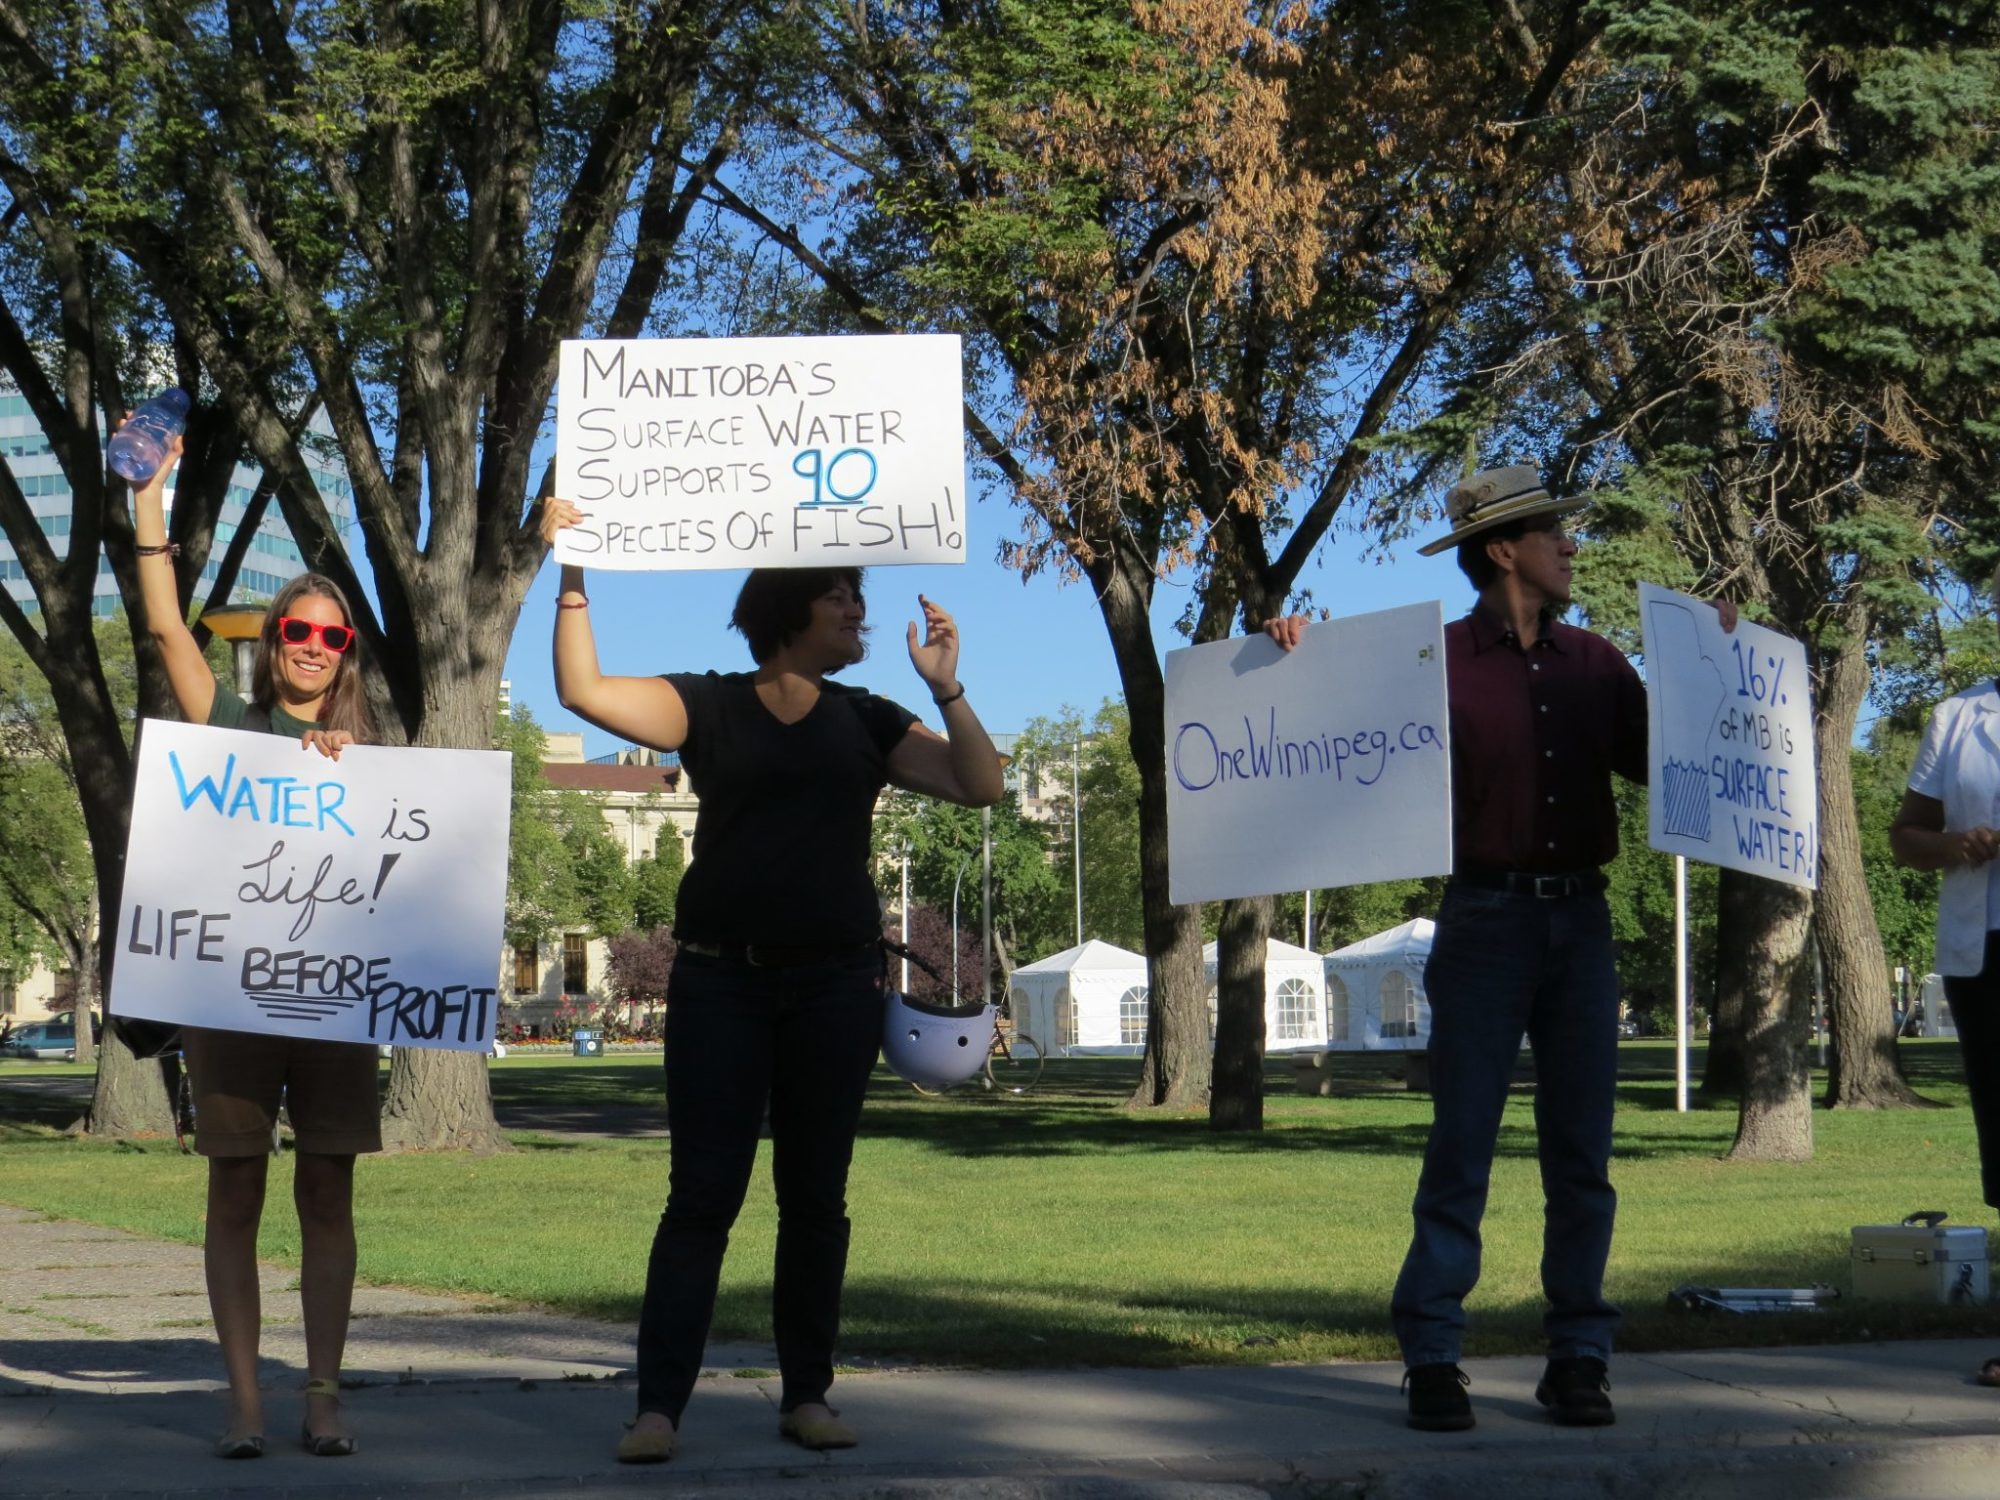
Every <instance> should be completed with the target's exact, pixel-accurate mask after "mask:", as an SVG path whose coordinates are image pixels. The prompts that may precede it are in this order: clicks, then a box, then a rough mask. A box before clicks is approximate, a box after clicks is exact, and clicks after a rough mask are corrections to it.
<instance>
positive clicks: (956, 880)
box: [951, 855, 972, 1005]
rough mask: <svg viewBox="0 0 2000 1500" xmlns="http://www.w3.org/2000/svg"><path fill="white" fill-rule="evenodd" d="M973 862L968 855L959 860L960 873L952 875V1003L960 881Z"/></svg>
mask: <svg viewBox="0 0 2000 1500" xmlns="http://www.w3.org/2000/svg"><path fill="white" fill-rule="evenodd" d="M971 863H972V857H971V856H970V855H967V856H966V857H965V858H964V859H962V860H960V861H959V862H958V873H957V874H956V875H954V876H952V877H951V1003H952V1004H953V1005H956V1004H958V883H959V882H960V881H961V880H963V879H965V870H966V866H968V865H970V864H971Z"/></svg>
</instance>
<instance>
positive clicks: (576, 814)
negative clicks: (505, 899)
mask: <svg viewBox="0 0 2000 1500" xmlns="http://www.w3.org/2000/svg"><path fill="white" fill-rule="evenodd" d="M555 822H556V827H557V830H558V832H559V835H560V837H561V839H562V842H563V851H564V854H565V855H566V857H567V859H568V863H569V871H570V880H571V882H572V886H573V889H574V890H575V893H576V901H577V905H578V907H579V908H580V909H581V912H582V920H583V925H584V926H586V927H588V928H589V929H590V931H591V932H592V933H593V934H595V935H596V936H598V937H601V938H608V937H615V936H616V935H617V934H619V933H621V932H625V931H628V930H630V928H631V927H632V916H633V903H634V894H635V893H634V885H633V877H632V867H631V866H630V865H629V864H627V863H626V860H625V850H624V847H623V846H622V845H620V844H619V842H618V840H617V839H615V838H613V837H612V835H611V830H610V829H609V828H607V827H605V825H604V812H603V809H602V808H601V807H600V806H599V804H598V802H597V800H596V799H595V798H593V797H590V796H588V795H586V794H585V793H583V792H559V793H557V794H556V798H555Z"/></svg>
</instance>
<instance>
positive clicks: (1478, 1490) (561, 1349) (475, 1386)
mask: <svg viewBox="0 0 2000 1500" xmlns="http://www.w3.org/2000/svg"><path fill="white" fill-rule="evenodd" d="M0 1266H4V1267H6V1268H7V1269H6V1288H5V1291H4V1292H0V1497H6V1500H13V1497H23V1496H54V1495H63V1496H106V1497H110V1496H118V1497H136V1496H142V1495H143V1496H192V1495H260V1496H261V1495H273V1496H293V1497H301V1500H304V1497H311V1500H360V1497H364V1496H368V1497H376V1496H383V1497H388V1496H395V1497H407V1500H429V1497H432V1496H438V1497H442V1496H447V1495H454V1496H456V1495H476V1496H510V1497H511V1496H539V1495H563V1496H571V1497H583V1500H593V1497H599V1496H602V1497H611V1496H625V1495H630V1494H633V1493H636V1492H643V1491H652V1490H658V1489H671V1490H673V1491H675V1492H717V1493H722V1494H725V1495H728V1496H731V1497H739V1500H750V1497H758V1496H764V1495H776V1494H779V1493H784V1494H795V1493H799V1492H801V1491H807V1492H812V1493H816V1494H823V1495H827V1496H836V1497H843V1500H844V1497H849V1496H852V1497H863V1496H866V1497H910V1500H919V1497H927V1496H949V1497H980V1500H1015V1497H1023V1500H1025V1497H1030V1496H1033V1497H1043V1496H1049V1497H1053V1496H1090V1497H1097V1496H1102V1497H1106V1500H1125V1497H1134V1500H1136V1497H1141V1496H1161V1497H1175V1500H1205V1497H1207V1496H1210V1495H1213V1496H1217V1497H1221V1496H1225V1495H1226V1496H1248V1495H1251V1494H1296V1495H1300V1496H1314V1497H1318V1496H1325V1497H1329V1500H1334V1497H1353V1500H1360V1497H1364V1496H1365V1497H1369V1500H1398V1497H1400V1500H1424V1497H1446V1496H1449V1497H1451V1500H1467V1497H1468V1496H1475V1497H1476V1500H1514V1497H1520V1500H1530V1497H1532V1500H1570V1497H1572V1496H1577V1497H1581V1496H1617V1497H1621V1500H1625V1497H1661V1500H1666V1497H1673V1500H1836V1497H1839V1500H1877V1497H1879V1500H1890V1497H1894V1500H1933V1497H1935V1500H1946V1497H1953V1500H1956V1497H1974V1496H1978V1497H1990V1496H1994V1495H2000V1391H1993V1390H1987V1389H1984V1388H1982V1387H1979V1386H1977V1385H1974V1384H1973V1383H1972V1382H1971V1380H1970V1374H1971V1372H1972V1370H1973V1369H1974V1368H1975V1366H1976V1365H1977V1363H1978V1361H1979V1359H1980V1358H1981V1357H1982V1356H1983V1355H1985V1354H1990V1353H1992V1352H1994V1351H1993V1350H1992V1349H1990V1348H1987V1347H1985V1346H1984V1345H1975V1344H1974V1343H1972V1342H1970V1341H1941V1342H1929V1343H1899V1344H1878V1345H1861V1346H1841V1347H1823V1348H1802V1349H1798V1350H1792V1351H1768V1350H1767V1351H1758V1352H1738V1351H1721V1352H1708V1353H1697V1354H1653V1355H1626V1356H1622V1357H1621V1358H1620V1359H1619V1360H1618V1361H1617V1363H1616V1365H1615V1366H1614V1368H1613V1372H1612V1374H1613V1380H1614V1383H1615V1388H1614V1395H1615V1397H1616V1399H1617V1401H1618V1410H1619V1423H1618V1425H1617V1426H1615V1427H1611V1428H1604V1429H1598V1430H1595V1431H1571V1430H1564V1429H1558V1428H1554V1427H1551V1426H1550V1425H1549V1423H1548V1421H1547V1419H1546V1417H1545V1416H1544V1415H1543V1413H1542V1412H1541V1410H1540V1408H1539V1407H1537V1406H1536V1405H1535V1402H1534V1396H1533V1392H1534V1384H1535V1379H1536V1376H1537V1375H1538V1374H1539V1373H1540V1361H1539V1360H1534V1359H1525V1358H1513V1359H1492V1360H1475V1361H1472V1362H1470V1363H1469V1364H1468V1365H1467V1369H1468V1372H1469V1373H1470V1374H1471V1376H1472V1380H1473V1398H1474V1401H1475V1404H1476V1406H1477V1410H1478V1414H1479V1426H1478V1428H1477V1429H1476V1430H1475V1431H1473V1432H1470V1433H1463V1434H1432V1435H1426V1434H1419V1433H1414V1432H1411V1431H1410V1430H1409V1429H1408V1428H1407V1427H1405V1426H1404V1425H1403V1421H1402V1411H1403V1408H1402V1403H1401V1400H1400V1398H1399V1396H1398V1394H1397V1382H1398V1378H1399V1376H1400V1374H1401V1372H1400V1370H1398V1369H1396V1368H1394V1367H1392V1366H1388V1365H1379V1364H1375V1365H1322V1366H1283V1367H1272V1368H1229V1369H1188V1370H1066V1371H1057V1372H1042V1373H1019V1372H1009V1373H999V1374H994V1373H978V1372H967V1371H957V1370H931V1369H927V1370H907V1369H881V1370H867V1371H862V1372H860V1373H855V1374H847V1375H843V1377H842V1379H841V1381H840V1385H839V1389H838V1391H837V1393H836V1400H838V1401H839V1403H840V1405H841V1407H842V1410H843V1412H844V1414H845V1415H846V1416H847V1417H848V1418H849V1419H851V1420H852V1421H853V1422H854V1424H855V1426H856V1427H857V1428H858V1429H859V1430H860V1432H861V1433H862V1436H863V1444H862V1446H861V1447H859V1448H857V1449H854V1450H851V1451H849V1452H846V1453H838V1454H827V1455H812V1454H806V1453H803V1452H801V1451H800V1450H798V1449H796V1448H793V1447H790V1446H789V1445H787V1444H785V1443H783V1442H781V1441H780V1440H779V1439H778V1437H777V1435H776V1402H777V1382H776V1380H775V1378H773V1377H771V1376H770V1375H769V1374H768V1373H767V1372H768V1371H769V1369H770V1367H771V1366H772V1365H773V1364H774V1363H775V1357H774V1355H773V1354H772V1352H771V1351H770V1350H769V1349H768V1348H756V1347H744V1346H738V1347H716V1348H711V1350H710V1351H709V1357H710V1361H711V1366H712V1367H711V1369H710V1370H709V1371H708V1373H707V1375H706V1377H705V1378H704V1381H703V1384H702V1387H701V1389H700V1390H699V1391H698V1392H697V1394H696V1397H695V1402H694V1405H693V1406H692V1407H690V1409H689V1411H688V1416H687V1422H686V1424H685V1428H686V1430H685V1434H684V1437H683V1440H682V1445H681V1450H680V1452H679V1453H678V1454H677V1455H676V1456H675V1458H674V1460H673V1462H672V1463H670V1464H668V1465H665V1466H664V1467H657V1468H646V1469H625V1468H620V1467H619V1466H618V1465H616V1464H615V1463H613V1462H612V1460H611V1451H612V1447H613V1445H614V1444H615V1442H616V1440H617V1436H618V1432H619V1427H620V1424H621V1423H622V1422H623V1421H624V1420H625V1419H626V1418H627V1417H628V1416H629V1415H630V1413H631V1406H632V1391H631V1385H630V1381H629V1380H628V1379H627V1378H625V1376H624V1375H623V1373H622V1372H623V1371H624V1370H625V1369H626V1367H627V1366H628V1364H629V1358H630V1330H629V1329H626V1328H622V1327H614V1326H608V1325H604V1324H599V1323H589V1322H583V1321H579V1320H574V1319H565V1318H557V1317H552V1316H549V1315H546V1314H538V1313H523V1312H520V1311H515V1310H508V1309H500V1308H494V1307H491V1306H490V1305H486V1304H481V1303H478V1302H473V1301H467V1300H460V1299H453V1298H446V1297H437V1296H430V1295H424V1294H412V1293H403V1292H396V1291H383V1290H379V1289H363V1291H362V1292H361V1293H360V1295H359V1298H358V1300H357V1307H356V1319H355V1324H354V1332H353V1337H352V1340H351V1343H350V1349H349V1358H348V1365H347V1372H346V1373H347V1377H348V1379H349V1380H350V1381H351V1382H352V1383H353V1386H354V1388H353V1389H352V1391H351V1393H350V1394H349V1396H348V1408H349V1414H350V1417H351V1421H352V1425H353V1427H354V1430H355V1431H356V1433H357V1434H359V1436H360V1438H361V1441H362V1447H361V1452H360V1453H359V1454H357V1455H356V1456H355V1457H353V1458H349V1459H342V1460H328V1459H314V1458H310V1457H308V1456H306V1455H305V1454H304V1453H302V1452H300V1451H299V1449H298V1447H297V1444H296V1443H295V1442H293V1441H291V1440H290V1438H289V1434H290V1432H291V1431H292V1430H293V1426H292V1424H296V1422H297V1421H298V1416H299V1409H300V1399H299V1397H298V1396H297V1395H296V1392H297V1391H298V1388H299V1386H300V1384H301V1383H302V1381H303V1351H302V1349H301V1348H300V1345H299V1340H298V1332H297V1327H296V1323H295V1321H292V1320H295V1318H296V1300H295V1298H294V1297H292V1296H291V1295H290V1294H288V1293H287V1292H286V1290H285V1288H286V1286H287V1285H288V1283H289V1280H290V1273H289V1272H285V1271H282V1270H274V1271H273V1272H272V1274H271V1277H270V1280H269V1283H268V1286H269V1292H268V1296H267V1305H266V1313H267V1333H266V1338H265V1345H264V1347H265V1352H266V1355H267V1357H268V1358H267V1367H268V1370H269V1379H268V1385H269V1387H270V1390H271V1392H272V1395H271V1397H270V1398H269V1400H268V1402H267V1409H268V1411H269V1414H270V1419H271V1428H270V1434H269V1435H270V1437H271V1446H270V1450H269V1452H268V1453H267V1455H266V1456H265V1457H264V1458H263V1459H261V1460H257V1461H253V1462H246V1463H235V1464H228V1463H222V1462H219V1461H217V1460H214V1459H212V1458H210V1457H209V1453H208V1446H209V1442H210V1440H211V1439H212V1438H213V1436H214V1434H215V1432H216V1431H217V1430H219V1427H220V1424H221V1420H222V1406H221V1398H220V1396H219V1395H218V1394H217V1391H218V1389H219V1386H218V1382H217V1381H216V1379H215V1373H216V1370H215V1354H214V1346H213V1340H212V1335H211V1333H210V1332H209V1329H208V1326H207V1309H206V1304H205V1301H204V1299H203V1297H202V1294H201V1267H200V1255H199V1252H198V1251H195V1250H193V1249H191V1248H189V1247H186V1246H178V1245H166V1244H161V1243H159V1242H156V1241H152V1240H147V1239H143V1238H140V1237H138V1236H134V1235H128V1234H123V1233H120V1232H118V1231H114V1230H107V1229H103V1228H100V1227H97V1226H93V1225H85V1224H75V1223H65V1222H58V1221H49V1220H45V1219H42V1218H40V1217H39V1216H37V1215H34V1214H30V1213H24V1212H21V1211H19V1210H14V1209H7V1208H0Z"/></svg>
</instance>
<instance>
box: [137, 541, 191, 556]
mask: <svg viewBox="0 0 2000 1500" xmlns="http://www.w3.org/2000/svg"><path fill="white" fill-rule="evenodd" d="M132 550H133V551H134V552H136V553H138V554H139V556H141V557H179V556H180V555H181V544H180V543H179V542H161V543H160V544H159V545H158V546H155V547H144V546H141V547H134V548H133V549H132Z"/></svg>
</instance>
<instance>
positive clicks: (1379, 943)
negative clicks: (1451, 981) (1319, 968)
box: [1324, 917, 1436, 1052]
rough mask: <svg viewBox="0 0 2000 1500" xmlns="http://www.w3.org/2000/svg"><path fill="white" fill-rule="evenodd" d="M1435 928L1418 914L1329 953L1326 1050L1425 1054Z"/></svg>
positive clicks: (1326, 959)
mask: <svg viewBox="0 0 2000 1500" xmlns="http://www.w3.org/2000/svg"><path fill="white" fill-rule="evenodd" d="M1435 926H1436V924H1435V923H1433V922H1432V921H1431V920H1430V918H1428V917H1417V918H1415V919H1414V920H1412V921H1408V922H1405V923H1403V925H1402V926H1400V927H1391V928H1390V929H1389V930H1388V931H1387V932H1378V933H1376V934H1375V935H1374V936H1373V937H1365V938H1362V939H1361V940H1360V941H1359V942H1356V943H1349V944H1348V945H1347V946H1346V947H1345V948H1336V949H1335V950H1334V951H1333V952H1331V953H1329V954H1327V955H1326V958H1325V960H1324V963H1325V973H1326V1005H1327V1013H1328V1016H1327V1027H1326V1033H1325V1035H1326V1043H1325V1045H1326V1047H1327V1049H1328V1050H1330V1051H1334V1052H1354V1051H1361V1050H1364V1049H1366V1050H1370V1051H1387V1052H1421V1051H1423V1050H1424V1048H1425V1047H1427V1046H1429V1045H1430V1034H1431V1007H1430V1002H1429V1001H1428V1000H1426V999H1425V998H1424V960H1425V959H1427V958H1429V957H1430V954H1431V933H1432V932H1433V931H1434V930H1435Z"/></svg>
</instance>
